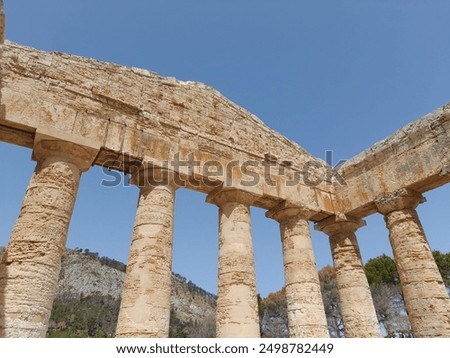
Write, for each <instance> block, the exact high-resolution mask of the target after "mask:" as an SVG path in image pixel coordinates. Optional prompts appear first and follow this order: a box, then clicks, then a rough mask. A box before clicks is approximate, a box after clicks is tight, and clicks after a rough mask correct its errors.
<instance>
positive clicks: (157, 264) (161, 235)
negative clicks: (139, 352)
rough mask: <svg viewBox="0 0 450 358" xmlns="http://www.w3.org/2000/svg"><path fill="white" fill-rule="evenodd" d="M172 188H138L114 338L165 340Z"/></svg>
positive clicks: (167, 310) (173, 187)
mask: <svg viewBox="0 0 450 358" xmlns="http://www.w3.org/2000/svg"><path fill="white" fill-rule="evenodd" d="M174 200H175V186H173V185H158V186H150V185H145V186H142V187H141V190H140V194H139V203H138V208H137V213H136V219H135V223H134V230H133V239H132V242H131V248H130V254H129V258H128V265H127V272H126V278H125V284H124V290H123V294H122V301H121V306H120V313H119V319H118V322H117V331H116V336H117V337H121V338H130V337H147V338H167V337H168V336H169V322H170V293H171V283H172V281H171V280H172V246H173V219H174Z"/></svg>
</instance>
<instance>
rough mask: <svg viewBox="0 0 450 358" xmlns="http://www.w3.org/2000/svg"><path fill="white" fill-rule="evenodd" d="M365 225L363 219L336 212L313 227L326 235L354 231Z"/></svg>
mask: <svg viewBox="0 0 450 358" xmlns="http://www.w3.org/2000/svg"><path fill="white" fill-rule="evenodd" d="M365 225H366V222H365V220H363V219H361V218H357V217H352V216H347V215H345V214H336V215H332V216H329V217H327V218H326V219H323V220H321V221H319V222H317V223H316V224H315V225H314V229H316V230H318V231H323V232H324V233H325V234H327V235H328V236H334V235H337V234H348V233H354V232H355V231H356V230H358V229H359V228H360V227H363V226H365Z"/></svg>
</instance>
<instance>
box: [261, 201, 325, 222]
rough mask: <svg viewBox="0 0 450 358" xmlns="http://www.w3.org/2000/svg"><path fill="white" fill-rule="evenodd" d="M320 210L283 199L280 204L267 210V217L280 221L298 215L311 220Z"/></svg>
mask: <svg viewBox="0 0 450 358" xmlns="http://www.w3.org/2000/svg"><path fill="white" fill-rule="evenodd" d="M318 212H319V210H318V209H312V208H310V207H306V206H299V205H295V204H292V203H290V202H289V201H287V200H284V201H282V202H281V203H279V204H278V205H276V206H274V207H273V208H272V209H270V210H268V211H267V212H266V217H268V218H270V219H274V220H276V221H278V222H282V221H285V220H289V219H291V218H293V217H298V218H300V219H303V220H309V219H310V218H312V217H313V216H314V215H315V214H317V213H318Z"/></svg>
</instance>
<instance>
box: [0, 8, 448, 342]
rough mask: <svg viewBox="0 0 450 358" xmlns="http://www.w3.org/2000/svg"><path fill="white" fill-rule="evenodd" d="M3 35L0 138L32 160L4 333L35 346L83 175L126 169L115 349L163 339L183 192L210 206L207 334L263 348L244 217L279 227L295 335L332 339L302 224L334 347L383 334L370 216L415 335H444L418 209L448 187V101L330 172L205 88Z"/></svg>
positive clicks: (442, 292)
mask: <svg viewBox="0 0 450 358" xmlns="http://www.w3.org/2000/svg"><path fill="white" fill-rule="evenodd" d="M0 2H1V3H2V1H1V0H0ZM0 39H1V43H2V45H1V47H0V51H1V52H0V56H1V57H0V68H1V77H0V80H1V82H0V86H1V97H0V101H1V102H0V140H1V141H4V142H8V143H12V144H15V145H19V146H24V147H27V148H31V149H32V150H33V159H34V160H35V161H36V169H35V172H34V174H33V176H32V177H31V179H30V182H29V185H28V189H27V191H26V194H25V198H24V200H23V206H22V209H21V213H20V216H19V218H18V219H17V222H16V224H15V227H14V229H13V232H12V234H11V237H10V240H9V244H8V246H7V248H6V251H5V253H4V255H3V257H2V261H1V263H0V336H1V337H44V336H45V335H46V331H47V325H48V321H49V316H50V311H51V308H52V303H53V297H54V294H55V291H56V287H57V280H58V276H59V271H60V263H61V256H62V254H63V252H64V249H65V243H66V238H67V231H68V227H69V224H70V220H71V216H72V211H73V207H74V203H75V200H76V197H77V189H78V185H79V181H80V177H81V175H82V174H83V173H84V172H86V171H87V170H89V168H91V167H92V166H94V165H96V166H103V167H107V168H110V169H114V170H119V171H123V172H127V173H131V174H132V183H133V184H134V185H136V186H138V187H139V189H140V194H139V201H138V207H137V212H136V218H135V223H134V228H133V231H132V232H130V236H132V242H131V248H130V253H129V262H128V268H127V274H126V281H125V286H124V292H123V299H122V304H121V310H120V315H119V320H118V324H117V336H118V337H167V336H168V331H169V317H170V301H169V298H170V290H171V270H172V236H173V222H174V205H176V202H175V193H176V191H177V189H178V188H180V187H184V188H188V189H190V190H196V191H199V192H202V193H205V194H206V195H207V200H206V201H207V203H205V205H216V206H217V212H218V216H219V223H220V225H219V234H218V242H219V257H218V261H219V272H218V302H217V336H218V337H258V336H259V322H258V320H259V318H258V308H257V293H256V285H255V282H256V279H255V265H254V261H253V243H252V234H251V232H252V231H251V217H250V207H251V206H256V207H260V208H263V209H266V210H267V218H268V219H267V220H270V219H273V220H276V221H277V222H278V223H279V225H280V238H281V241H282V247H283V257H284V270H285V283H286V295H287V305H288V320H289V330H290V334H291V336H292V337H327V336H328V331H327V322H326V318H325V312H324V307H323V303H322V297H321V291H320V285H319V279H318V273H317V268H316V263H315V258H314V252H313V248H312V244H311V234H310V231H309V222H314V223H315V228H316V229H317V230H321V231H323V232H325V233H326V234H327V235H328V236H329V240H330V248H331V252H332V256H333V260H334V266H335V269H336V275H337V284H338V289H339V295H340V299H341V302H342V315H343V319H344V324H345V334H346V336H347V337H380V336H381V332H380V328H379V325H378V322H377V317H376V313H375V309H374V306H373V302H372V297H371V293H370V290H369V285H368V282H367V279H366V276H365V273H364V270H363V265H362V262H361V256H360V253H359V248H358V239H357V230H358V228H360V227H361V226H363V225H365V222H364V217H366V216H368V215H371V214H374V213H379V214H381V215H383V216H384V218H385V221H386V226H387V229H388V231H389V240H390V243H391V245H392V249H393V252H394V259H395V262H396V265H397V268H398V271H399V274H400V280H401V286H402V290H403V294H404V299H405V303H406V307H407V311H408V314H409V319H410V322H411V325H412V329H413V333H414V336H415V337H450V301H449V296H448V293H447V291H446V289H445V286H444V284H443V281H442V278H441V276H440V274H439V271H438V268H437V266H436V263H435V262H434V260H433V256H432V254H431V250H430V247H429V245H428V242H427V239H426V235H425V232H424V230H423V228H422V226H421V223H420V218H419V217H418V215H417V212H416V207H417V206H418V205H419V204H421V203H423V202H424V201H425V198H424V196H423V193H425V192H426V191H428V190H432V189H434V188H436V187H439V186H441V185H444V184H446V183H448V182H449V181H450V175H449V173H450V169H449V168H450V157H449V148H450V105H446V106H443V107H442V108H439V109H437V110H435V111H434V112H432V113H431V114H429V115H427V116H425V117H423V118H421V119H419V120H417V121H415V122H413V123H411V124H409V125H407V126H406V127H404V128H403V129H401V130H399V131H398V132H397V133H395V134H393V135H392V136H391V137H389V138H387V139H385V140H384V141H382V142H379V143H378V144H376V145H375V146H373V147H372V148H369V149H368V150H366V151H365V152H363V153H361V154H360V155H358V156H356V157H354V158H353V159H351V160H350V161H348V162H346V163H345V164H344V165H343V166H342V167H341V168H340V170H339V173H336V172H335V171H334V169H333V168H331V167H329V166H328V165H327V164H326V163H324V162H323V161H321V160H319V159H317V158H315V157H313V156H312V155H311V154H309V153H308V152H307V151H306V150H304V149H303V148H301V147H299V146H298V145H297V144H295V143H293V142H291V141H289V140H288V139H286V138H285V137H283V136H282V135H280V134H278V133H276V132H274V131H272V130H271V129H270V128H268V127H267V126H265V125H264V124H263V122H261V121H260V120H259V119H258V118H256V117H255V116H254V115H252V114H250V113H249V112H247V111H246V110H244V109H243V108H241V107H239V106H238V105H236V104H234V103H233V102H231V101H230V100H228V99H227V98H225V97H224V96H222V95H221V94H220V93H219V92H217V91H216V90H214V89H213V88H210V87H207V86H205V85H203V84H200V83H194V82H181V81H177V80H176V79H173V78H163V77H160V76H158V75H156V74H154V73H151V72H148V71H146V70H140V69H136V68H126V67H121V66H118V65H113V64H109V63H103V62H99V61H95V60H91V59H85V58H80V57H75V56H70V55H66V54H61V53H47V52H42V51H39V50H35V49H32V48H27V47H23V46H20V45H17V44H14V43H11V42H8V41H6V40H4V15H3V12H2V13H1V17H0ZM399 173H401V174H399ZM386 239H387V238H386Z"/></svg>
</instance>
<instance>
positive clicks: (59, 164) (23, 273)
mask: <svg viewBox="0 0 450 358" xmlns="http://www.w3.org/2000/svg"><path fill="white" fill-rule="evenodd" d="M80 173H81V172H80V169H78V167H77V166H75V165H74V164H71V163H68V162H65V161H63V160H61V159H55V158H50V159H48V160H44V161H41V162H39V163H38V165H37V167H36V170H35V172H34V174H33V177H32V178H31V181H30V184H29V185H28V189H27V192H26V195H25V199H24V201H23V205H22V210H21V212H20V216H19V218H18V220H17V222H16V225H15V227H14V229H13V232H12V234H11V238H10V241H9V244H8V247H7V248H6V251H5V253H4V255H3V258H2V262H1V265H0V312H1V313H0V336H2V337H45V335H46V332H47V325H48V321H49V318H50V313H51V309H52V305H53V299H54V295H55V292H56V289H57V284H58V278H59V271H60V267H61V257H62V255H63V253H64V250H65V244H66V239H67V231H68V228H69V222H70V218H71V216H72V211H73V207H74V202H75V198H76V194H77V190H78V184H79V179H80Z"/></svg>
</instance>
